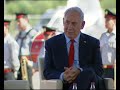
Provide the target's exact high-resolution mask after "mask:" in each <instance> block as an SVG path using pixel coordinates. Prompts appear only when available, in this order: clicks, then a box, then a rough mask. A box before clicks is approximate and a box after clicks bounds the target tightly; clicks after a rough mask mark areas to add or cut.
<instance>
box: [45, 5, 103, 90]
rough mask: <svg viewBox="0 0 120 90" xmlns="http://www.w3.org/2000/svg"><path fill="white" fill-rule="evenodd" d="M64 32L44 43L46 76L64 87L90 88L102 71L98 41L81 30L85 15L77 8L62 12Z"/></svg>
mask: <svg viewBox="0 0 120 90" xmlns="http://www.w3.org/2000/svg"><path fill="white" fill-rule="evenodd" d="M63 25H64V33H63V34H60V35H57V36H55V37H52V38H51V39H48V40H47V41H46V42H45V49H46V51H45V61H44V63H45V65H44V71H43V74H44V76H45V78H46V79H61V80H62V81H63V89H65V90H67V89H72V87H73V84H75V83H76V84H77V89H82V90H83V89H89V88H90V85H91V82H95V83H97V82H98V78H100V77H101V76H102V74H103V69H102V59H101V54H100V46H99V41H98V40H97V39H95V38H93V37H91V36H88V35H86V34H83V33H81V29H83V27H84V25H85V21H84V14H83V12H82V10H81V9H80V8H78V7H71V8H69V9H67V10H66V11H65V14H64V18H63Z"/></svg>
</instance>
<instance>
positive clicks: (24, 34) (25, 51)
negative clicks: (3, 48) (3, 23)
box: [16, 13, 37, 88]
mask: <svg viewBox="0 0 120 90" xmlns="http://www.w3.org/2000/svg"><path fill="white" fill-rule="evenodd" d="M16 20H17V25H18V29H19V31H20V32H19V33H18V35H17V36H16V40H17V42H18V44H19V46H20V49H19V59H20V60H23V59H24V57H26V58H27V59H28V60H31V58H30V46H31V41H32V38H33V37H34V36H35V35H36V34H37V32H36V30H35V29H33V28H32V26H31V25H30V23H29V19H28V16H27V14H25V13H17V14H16ZM27 71H28V72H27V73H28V80H29V83H30V87H31V88H32V78H31V77H32V68H31V67H29V66H28V65H27ZM19 72H20V73H19V74H18V80H21V79H22V76H21V70H19Z"/></svg>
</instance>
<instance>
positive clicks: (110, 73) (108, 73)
mask: <svg viewBox="0 0 120 90" xmlns="http://www.w3.org/2000/svg"><path fill="white" fill-rule="evenodd" d="M103 70H104V73H103V78H112V79H113V80H114V68H104V69H103Z"/></svg>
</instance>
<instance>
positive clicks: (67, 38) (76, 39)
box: [64, 33, 80, 44]
mask: <svg viewBox="0 0 120 90" xmlns="http://www.w3.org/2000/svg"><path fill="white" fill-rule="evenodd" d="M64 35H65V39H66V43H67V44H68V43H69V41H70V38H69V37H67V35H66V34H65V33H64ZM79 38H80V33H79V34H78V36H77V37H76V38H75V39H74V40H75V42H76V43H79Z"/></svg>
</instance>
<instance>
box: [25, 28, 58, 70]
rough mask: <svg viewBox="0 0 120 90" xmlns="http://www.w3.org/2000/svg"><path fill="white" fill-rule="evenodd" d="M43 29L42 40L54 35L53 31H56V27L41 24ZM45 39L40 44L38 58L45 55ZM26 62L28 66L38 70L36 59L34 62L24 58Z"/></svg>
mask: <svg viewBox="0 0 120 90" xmlns="http://www.w3.org/2000/svg"><path fill="white" fill-rule="evenodd" d="M43 29H44V32H43V34H44V40H45V41H46V40H48V39H50V38H51V37H53V36H55V31H56V28H53V27H47V26H43ZM45 41H44V44H43V46H42V48H41V49H40V53H39V56H38V59H39V58H44V57H45ZM25 60H26V61H27V63H28V65H29V66H31V67H33V68H34V69H35V71H36V70H38V60H37V62H36V63H34V62H31V61H29V60H27V59H25Z"/></svg>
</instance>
